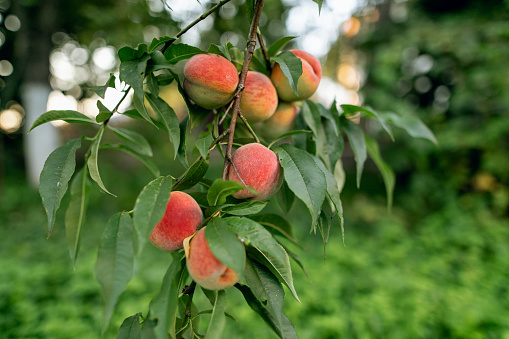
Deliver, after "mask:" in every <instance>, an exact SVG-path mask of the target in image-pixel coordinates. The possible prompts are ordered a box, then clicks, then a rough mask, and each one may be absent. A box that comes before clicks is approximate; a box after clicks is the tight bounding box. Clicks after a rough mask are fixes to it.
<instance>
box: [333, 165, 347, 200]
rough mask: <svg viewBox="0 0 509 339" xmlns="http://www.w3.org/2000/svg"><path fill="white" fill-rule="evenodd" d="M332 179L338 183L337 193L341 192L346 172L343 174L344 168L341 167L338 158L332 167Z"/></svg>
mask: <svg viewBox="0 0 509 339" xmlns="http://www.w3.org/2000/svg"><path fill="white" fill-rule="evenodd" d="M334 179H336V182H337V183H338V189H339V193H341V191H343V187H344V186H345V181H346V174H345V170H344V169H343V162H342V161H341V159H340V160H338V162H336V166H335V167H334Z"/></svg>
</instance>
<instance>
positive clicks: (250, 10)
mask: <svg viewBox="0 0 509 339" xmlns="http://www.w3.org/2000/svg"><path fill="white" fill-rule="evenodd" d="M255 5H256V0H246V15H247V20H248V21H249V22H251V21H253V16H254V12H255Z"/></svg>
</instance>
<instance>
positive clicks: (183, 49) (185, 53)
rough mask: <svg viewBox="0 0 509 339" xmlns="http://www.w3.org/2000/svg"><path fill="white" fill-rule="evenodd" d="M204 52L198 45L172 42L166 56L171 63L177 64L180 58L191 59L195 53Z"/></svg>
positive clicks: (165, 52) (165, 53)
mask: <svg viewBox="0 0 509 339" xmlns="http://www.w3.org/2000/svg"><path fill="white" fill-rule="evenodd" d="M200 53H203V51H202V50H201V49H199V48H198V47H194V46H190V45H186V44H172V45H171V46H170V47H169V48H168V49H166V51H164V57H165V58H166V60H168V62H169V63H172V64H176V63H177V62H179V61H180V60H184V59H189V58H190V57H192V56H193V55H196V54H200Z"/></svg>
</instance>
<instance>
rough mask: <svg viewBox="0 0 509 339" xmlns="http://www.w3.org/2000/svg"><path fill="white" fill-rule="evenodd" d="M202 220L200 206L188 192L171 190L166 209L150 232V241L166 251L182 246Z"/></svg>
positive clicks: (173, 250) (172, 250)
mask: <svg viewBox="0 0 509 339" xmlns="http://www.w3.org/2000/svg"><path fill="white" fill-rule="evenodd" d="M202 222H203V213H202V211H201V209H200V206H199V205H198V203H197V202H196V200H194V199H193V197H191V196H190V195H189V194H187V193H185V192H180V191H173V192H171V194H170V200H168V203H167V204H166V211H165V212H164V215H163V217H162V219H161V221H159V223H157V225H156V226H155V227H154V229H153V230H152V233H151V234H150V238H149V239H150V241H151V242H152V243H153V244H154V245H155V246H156V247H158V248H160V249H162V250H163V251H167V252H175V251H176V250H179V249H181V248H182V247H183V243H182V242H183V241H184V239H185V238H187V237H189V236H190V235H192V234H193V233H194V232H195V231H196V230H197V229H198V226H200V224H201V223H202Z"/></svg>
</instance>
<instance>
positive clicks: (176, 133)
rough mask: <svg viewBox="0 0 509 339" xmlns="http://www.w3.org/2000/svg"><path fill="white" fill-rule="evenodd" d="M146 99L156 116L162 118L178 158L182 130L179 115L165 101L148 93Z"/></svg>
mask: <svg viewBox="0 0 509 339" xmlns="http://www.w3.org/2000/svg"><path fill="white" fill-rule="evenodd" d="M146 97H147V100H148V102H149V103H150V106H152V108H153V109H154V111H155V112H156V114H157V115H158V116H159V117H160V118H161V121H162V123H163V124H164V126H165V129H166V131H167V132H168V136H169V137H170V143H171V144H172V145H173V151H174V153H173V154H174V156H176V155H177V152H178V148H179V145H180V128H179V120H178V118H177V114H176V113H175V111H174V110H173V108H171V107H170V106H169V105H168V104H167V103H166V101H164V100H163V99H161V98H159V97H156V96H155V95H153V94H150V93H146Z"/></svg>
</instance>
